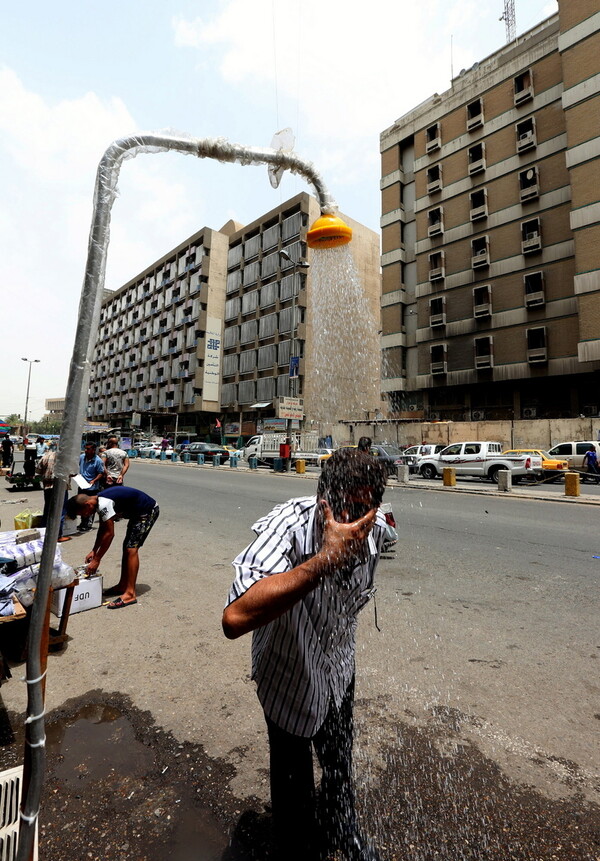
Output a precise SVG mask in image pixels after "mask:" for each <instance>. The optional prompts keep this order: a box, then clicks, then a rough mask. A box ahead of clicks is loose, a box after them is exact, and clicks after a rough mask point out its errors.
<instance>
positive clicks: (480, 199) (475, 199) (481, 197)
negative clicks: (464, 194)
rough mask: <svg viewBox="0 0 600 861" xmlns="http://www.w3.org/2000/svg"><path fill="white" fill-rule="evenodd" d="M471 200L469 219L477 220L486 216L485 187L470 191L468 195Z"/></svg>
mask: <svg viewBox="0 0 600 861" xmlns="http://www.w3.org/2000/svg"><path fill="white" fill-rule="evenodd" d="M469 199H470V201H471V212H470V218H471V221H478V220H479V219H481V218H487V214H488V208H487V189H485V188H480V189H478V190H477V191H472V192H471V194H470V195H469Z"/></svg>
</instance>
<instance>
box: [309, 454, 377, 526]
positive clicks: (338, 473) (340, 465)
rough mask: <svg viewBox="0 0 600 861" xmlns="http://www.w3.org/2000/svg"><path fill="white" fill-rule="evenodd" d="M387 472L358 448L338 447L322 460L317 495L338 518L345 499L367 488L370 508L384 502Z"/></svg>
mask: <svg viewBox="0 0 600 861" xmlns="http://www.w3.org/2000/svg"><path fill="white" fill-rule="evenodd" d="M386 478H387V476H386V473H385V470H384V468H383V466H382V465H381V464H380V463H379V462H378V461H377V459H376V458H374V457H372V456H371V455H370V454H366V453H365V452H364V451H359V449H357V448H340V449H338V450H337V451H334V453H333V454H332V455H331V457H330V458H329V459H328V460H326V461H325V463H324V465H323V470H322V472H321V476H320V478H319V484H318V487H317V496H318V498H319V499H326V500H327V502H328V503H329V505H330V506H331V510H332V511H333V516H334V517H335V518H336V519H337V518H339V517H340V516H341V513H342V511H343V510H344V509H345V508H346V507H347V498H348V496H352V495H353V494H354V493H356V492H358V491H360V490H364V489H365V488H368V489H369V490H370V491H371V495H372V499H373V507H374V508H378V507H379V506H380V505H381V500H382V499H383V493H384V490H385V483H386Z"/></svg>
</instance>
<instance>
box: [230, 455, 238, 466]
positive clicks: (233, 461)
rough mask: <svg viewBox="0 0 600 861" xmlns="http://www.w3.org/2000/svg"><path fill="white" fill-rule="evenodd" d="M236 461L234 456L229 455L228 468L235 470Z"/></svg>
mask: <svg viewBox="0 0 600 861" xmlns="http://www.w3.org/2000/svg"><path fill="white" fill-rule="evenodd" d="M237 462H238V459H237V457H236V456H235V455H234V454H230V455H229V466H230V467H232V468H233V469H235V468H236V467H237Z"/></svg>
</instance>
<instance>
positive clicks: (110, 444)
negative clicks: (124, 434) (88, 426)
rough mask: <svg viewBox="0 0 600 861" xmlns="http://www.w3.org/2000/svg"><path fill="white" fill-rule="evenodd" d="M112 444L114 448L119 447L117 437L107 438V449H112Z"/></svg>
mask: <svg viewBox="0 0 600 861" xmlns="http://www.w3.org/2000/svg"><path fill="white" fill-rule="evenodd" d="M113 443H114V444H115V445H116V446H118V445H119V439H118V437H116V436H109V438H108V439H107V440H106V446H107V448H112V446H113Z"/></svg>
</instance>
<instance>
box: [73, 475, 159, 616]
mask: <svg viewBox="0 0 600 861" xmlns="http://www.w3.org/2000/svg"><path fill="white" fill-rule="evenodd" d="M96 511H98V514H99V516H100V528H99V529H98V532H97V533H96V541H95V542H94V548H93V550H91V551H90V552H89V553H88V555H87V556H86V557H85V561H86V563H87V570H88V573H90V574H93V573H94V572H95V571H96V570H97V569H98V566H99V565H100V560H101V559H102V557H103V556H104V554H105V553H106V551H107V550H108V548H109V547H110V545H111V544H112V540H113V538H114V535H115V520H120V519H121V518H125V519H126V520H128V521H129V523H128V524H127V532H126V533H125V540H124V541H123V556H122V558H121V579H120V580H119V582H118V584H117V585H116V586H111V587H110V588H109V589H105V590H104V594H105V595H114V596H118V597H116V598H115V600H114V601H111V603H110V604H108V605H107V606H108V609H109V610H120V609H121V608H122V607H129V606H130V604H137V598H136V594H135V584H136V582H137V576H138V571H139V567H140V559H139V554H138V550H139V548H140V547H141V546H142V544H143V543H144V541H145V540H146V538H147V537H148V534H149V532H150V530H151V529H152V527H153V526H154V524H155V523H156V520H157V519H158V515H159V513H160V512H159V508H158V505H157V504H156V500H155V499H152V497H151V496H148V494H147V493H144V492H143V491H141V490H136V489H135V488H134V487H107V488H106V489H105V490H101V491H99V493H98V494H96V496H87V495H86V494H84V493H79V494H77V496H73V497H71V499H69V502H68V503H67V514H68V515H69V517H72V518H75V517H77V515H80V516H81V517H91V516H93V514H94V512H96Z"/></svg>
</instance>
